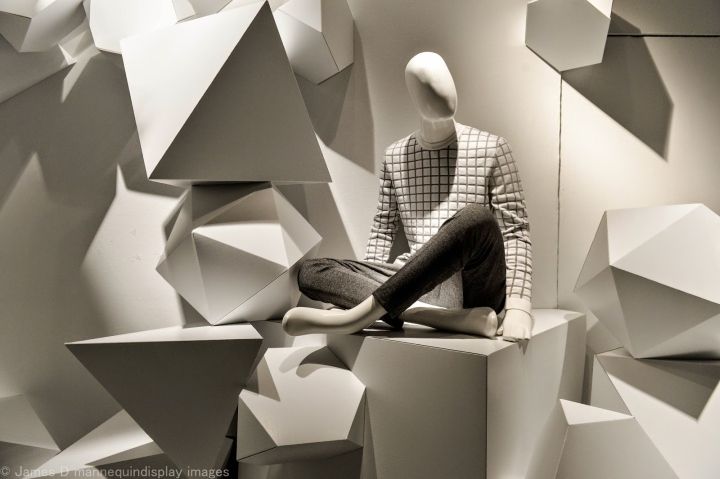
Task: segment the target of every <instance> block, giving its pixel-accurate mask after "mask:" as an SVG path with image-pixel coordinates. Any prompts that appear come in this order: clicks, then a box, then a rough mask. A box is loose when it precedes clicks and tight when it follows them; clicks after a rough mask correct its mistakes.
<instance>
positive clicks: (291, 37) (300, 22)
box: [275, 0, 354, 83]
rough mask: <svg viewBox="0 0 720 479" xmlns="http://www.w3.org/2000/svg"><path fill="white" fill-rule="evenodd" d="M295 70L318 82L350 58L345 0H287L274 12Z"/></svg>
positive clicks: (349, 22)
mask: <svg viewBox="0 0 720 479" xmlns="http://www.w3.org/2000/svg"><path fill="white" fill-rule="evenodd" d="M275 21H276V22H277V25H278V29H279V30H280V36H281V37H282V41H283V44H284V45H285V50H286V51H287V54H288V57H289V59H290V64H291V65H292V67H293V70H295V73H297V74H299V75H302V76H303V77H305V78H307V79H308V80H310V81H312V82H314V83H320V82H322V81H324V80H327V79H328V78H330V77H331V76H333V75H335V74H336V73H338V72H340V71H341V70H343V69H345V68H347V67H348V66H350V65H351V64H352V62H353V33H354V32H353V25H354V24H353V17H352V12H350V7H349V6H348V4H347V2H346V1H345V0H290V1H288V2H286V3H284V4H283V5H282V6H280V7H279V8H278V9H277V11H276V12H275Z"/></svg>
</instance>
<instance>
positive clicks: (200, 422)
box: [67, 325, 262, 468]
mask: <svg viewBox="0 0 720 479" xmlns="http://www.w3.org/2000/svg"><path fill="white" fill-rule="evenodd" d="M261 343H262V338H261V337H260V335H259V334H258V333H257V332H256V331H255V330H254V329H253V328H252V327H251V326H249V325H228V326H223V327H213V326H201V327H186V328H182V327H170V328H163V329H155V330H150V331H141V332H138V333H130V334H122V335H118V336H109V337H106V338H97V339H91V340H88V341H78V342H75V343H68V344H67V347H68V349H70V351H71V352H72V353H73V354H74V355H75V357H76V358H78V359H79V360H80V362H82V364H83V365H84V366H85V367H86V368H87V369H88V371H90V373H92V375H93V376H95V378H96V379H97V380H98V381H99V382H100V383H101V384H102V385H103V387H104V388H105V389H106V390H107V391H108V392H109V393H110V394H111V395H112V396H113V397H114V398H115V399H116V400H117V402H118V403H120V405H121V406H122V407H123V408H124V409H125V410H126V411H127V412H128V414H129V415H130V416H132V418H133V419H134V420H135V421H136V422H137V424H138V425H139V426H140V427H141V428H142V429H143V430H144V431H145V432H146V433H147V434H148V436H150V437H151V438H152V439H153V440H154V441H155V443H156V444H157V445H158V446H159V447H160V448H161V449H162V451H163V452H165V454H167V456H168V457H169V458H170V460H172V462H173V463H175V464H176V465H177V466H180V467H189V468H212V467H215V466H216V465H217V464H218V463H219V462H222V460H223V459H224V456H225V455H226V453H227V444H226V440H225V436H226V434H227V431H228V428H229V427H230V424H231V422H232V419H233V416H234V414H235V409H236V407H237V395H238V394H240V391H241V390H242V388H243V386H244V385H245V381H246V379H247V377H248V376H249V375H250V368H251V367H252V365H253V363H254V361H255V358H256V356H257V353H258V352H259V350H260V346H261Z"/></svg>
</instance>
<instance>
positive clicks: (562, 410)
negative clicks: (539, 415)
mask: <svg viewBox="0 0 720 479" xmlns="http://www.w3.org/2000/svg"><path fill="white" fill-rule="evenodd" d="M552 421H554V422H555V424H548V426H549V427H552V428H553V429H554V432H555V434H554V437H553V441H552V444H548V443H545V444H540V445H539V446H541V447H539V448H538V450H536V454H537V453H540V454H538V456H537V457H533V462H534V465H535V466H536V467H535V468H534V469H533V470H532V471H531V474H530V475H528V476H527V477H528V478H532V479H539V478H542V477H547V478H551V477H552V478H558V479H560V478H562V479H574V478H580V477H582V478H587V479H607V478H614V479H635V478H639V477H647V478H650V477H652V478H653V479H660V478H668V479H670V478H676V477H677V475H676V474H675V473H674V472H673V471H672V469H670V466H668V464H667V462H666V461H665V459H663V457H662V456H661V455H660V453H659V452H658V450H657V448H656V447H655V446H654V445H653V444H652V442H650V440H649V439H648V437H647V435H646V434H645V433H644V432H643V430H642V428H641V427H640V426H639V425H638V423H637V421H636V420H635V418H633V417H632V416H628V415H626V414H621V413H618V412H615V411H609V410H607V409H601V408H597V407H593V406H587V405H585V404H580V403H577V402H573V401H565V400H562V399H561V400H560V404H559V407H558V411H556V413H555V414H554V415H553V418H552ZM551 449H552V450H553V453H552V454H550V453H549V451H550V450H551Z"/></svg>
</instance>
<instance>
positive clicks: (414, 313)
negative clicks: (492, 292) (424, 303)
mask: <svg viewBox="0 0 720 479" xmlns="http://www.w3.org/2000/svg"><path fill="white" fill-rule="evenodd" d="M400 319H403V320H405V321H406V322H408V323H416V324H422V325H425V326H430V327H432V328H435V329H442V330H445V331H453V332H456V333H463V334H472V335H475V336H485V337H488V338H493V337H495V335H496V334H497V329H498V317H497V314H496V313H495V311H494V310H493V309H492V308H485V307H482V308H468V309H444V308H437V307H416V308H410V309H408V310H406V311H405V312H404V313H402V314H401V315H400Z"/></svg>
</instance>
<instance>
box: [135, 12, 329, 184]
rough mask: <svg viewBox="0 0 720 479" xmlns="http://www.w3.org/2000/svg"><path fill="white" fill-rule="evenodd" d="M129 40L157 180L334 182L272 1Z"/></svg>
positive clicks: (147, 153) (144, 138) (141, 124)
mask: <svg viewBox="0 0 720 479" xmlns="http://www.w3.org/2000/svg"><path fill="white" fill-rule="evenodd" d="M121 45H122V55H123V63H124V64H125V70H126V75H127V80H128V86H129V89H130V97H131V100H132V105H133V110H134V112H135V120H136V123H137V127H138V132H139V136H140V144H141V147H142V153H143V158H144V161H145V167H146V170H147V173H148V177H149V178H150V179H151V180H158V181H163V182H167V183H175V184H189V183H192V184H197V183H203V182H240V181H275V182H295V183H303V182H327V181H329V180H330V176H329V173H328V170H327V166H326V165H325V160H324V158H323V156H322V153H321V151H320V146H319V144H318V141H317V137H316V136H315V133H314V131H313V127H312V124H311V122H310V118H309V116H308V113H307V110H306V109H305V104H304V102H303V99H302V97H301V95H300V89H299V87H298V85H297V82H296V81H295V77H294V75H293V72H292V68H291V67H290V64H289V63H288V59H287V55H286V53H285V50H284V48H283V45H282V41H281V39H280V35H279V34H278V30H277V27H276V26H275V21H274V20H273V15H272V12H271V10H270V7H269V5H268V4H267V3H256V4H251V5H246V6H242V7H238V8H233V9H229V10H227V11H223V12H220V13H218V14H214V15H209V16H206V17H202V18H198V19H195V20H190V21H187V22H182V23H178V24H177V25H174V26H172V27H168V28H164V29H162V30H158V31H155V32H151V33H147V34H143V35H136V36H134V37H130V38H126V39H124V40H123V41H122V42H121ZM169 51H173V52H182V53H181V54H178V55H168V52H169Z"/></svg>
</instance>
